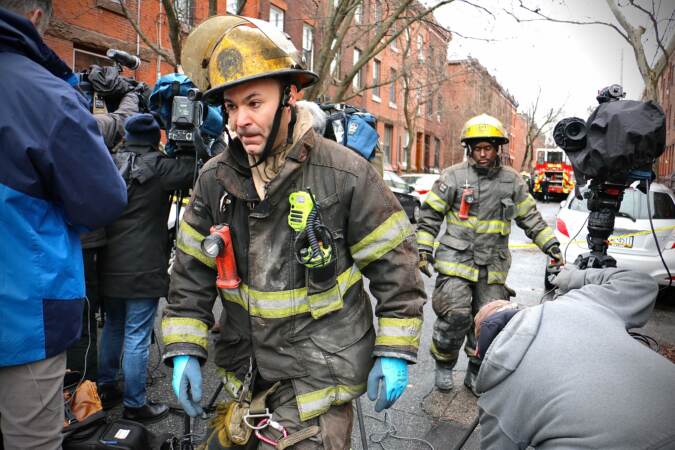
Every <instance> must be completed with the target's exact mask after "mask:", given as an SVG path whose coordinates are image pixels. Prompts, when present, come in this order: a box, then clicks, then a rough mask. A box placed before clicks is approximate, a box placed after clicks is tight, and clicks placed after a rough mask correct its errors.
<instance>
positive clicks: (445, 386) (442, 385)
mask: <svg viewBox="0 0 675 450" xmlns="http://www.w3.org/2000/svg"><path fill="white" fill-rule="evenodd" d="M454 387H455V384H454V382H453V381H452V366H451V365H449V364H445V363H442V362H439V361H436V388H438V390H439V391H451V390H452V389H454Z"/></svg>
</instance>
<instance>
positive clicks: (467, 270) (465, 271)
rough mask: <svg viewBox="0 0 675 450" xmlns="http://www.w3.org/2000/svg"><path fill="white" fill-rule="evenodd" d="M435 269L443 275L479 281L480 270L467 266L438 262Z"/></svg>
mask: <svg viewBox="0 0 675 450" xmlns="http://www.w3.org/2000/svg"><path fill="white" fill-rule="evenodd" d="M434 268H435V269H436V271H437V272H439V273H442V274H443V275H447V276H452V277H460V278H464V279H467V280H469V281H478V269H476V268H475V267H471V266H467V265H466V264H461V263H456V262H447V261H440V260H438V259H437V260H436V262H435V263H434Z"/></svg>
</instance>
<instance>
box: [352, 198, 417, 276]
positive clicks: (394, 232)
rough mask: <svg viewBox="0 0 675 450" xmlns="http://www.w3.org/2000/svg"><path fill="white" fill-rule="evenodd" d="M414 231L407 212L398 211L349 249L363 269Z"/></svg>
mask: <svg viewBox="0 0 675 450" xmlns="http://www.w3.org/2000/svg"><path fill="white" fill-rule="evenodd" d="M414 233H415V232H414V231H413V228H412V225H410V221H409V220H408V217H407V216H406V215H405V212H404V211H398V212H395V213H394V214H392V215H391V216H389V218H388V219H387V220H385V221H384V222H383V223H382V224H380V226H378V227H377V228H375V229H374V230H373V231H372V232H370V233H369V234H368V235H367V236H366V237H364V238H363V239H361V240H360V241H359V242H357V243H356V244H354V245H352V246H351V247H349V251H350V253H351V254H352V258H354V261H356V264H357V266H358V267H359V269H363V268H364V267H365V266H367V265H368V264H370V263H371V262H373V261H376V260H378V259H380V258H381V257H382V256H384V255H385V254H387V253H388V252H389V251H391V250H393V249H395V248H396V247H398V246H399V244H401V242H403V241H404V240H405V239H406V238H407V237H408V236H412V235H414Z"/></svg>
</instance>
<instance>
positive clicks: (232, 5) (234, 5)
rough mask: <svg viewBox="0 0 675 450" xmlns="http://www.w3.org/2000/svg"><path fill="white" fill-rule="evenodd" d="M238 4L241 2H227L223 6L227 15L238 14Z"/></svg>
mask: <svg viewBox="0 0 675 450" xmlns="http://www.w3.org/2000/svg"><path fill="white" fill-rule="evenodd" d="M240 3H241V0H227V3H226V4H225V10H226V11H227V12H228V13H229V14H239V5H240Z"/></svg>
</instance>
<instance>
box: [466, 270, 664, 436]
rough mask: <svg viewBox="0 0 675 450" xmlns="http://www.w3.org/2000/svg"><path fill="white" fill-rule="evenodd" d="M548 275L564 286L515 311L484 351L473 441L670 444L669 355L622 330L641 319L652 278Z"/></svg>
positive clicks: (603, 273) (651, 296)
mask: <svg viewBox="0 0 675 450" xmlns="http://www.w3.org/2000/svg"><path fill="white" fill-rule="evenodd" d="M556 284H558V286H559V287H560V289H561V291H563V292H567V293H566V294H565V295H563V296H561V297H559V298H558V299H557V300H556V301H553V302H547V303H544V304H543V305H539V306H536V307H532V308H529V309H526V310H523V311H521V312H519V313H518V314H516V315H515V316H514V317H513V319H511V321H510V322H509V323H508V324H507V325H506V327H505V328H504V329H503V330H502V332H501V333H500V334H499V335H498V336H497V337H496V338H495V340H494V341H493V342H492V345H490V347H489V349H488V352H487V353H486V355H485V359H484V361H483V364H482V366H481V369H480V372H479V374H478V380H477V390H478V391H479V392H480V393H482V395H481V397H480V399H479V401H478V405H479V408H480V425H481V447H482V448H488V449H525V448H527V447H528V446H533V447H535V448H542V449H666V448H668V449H673V448H675V422H674V419H673V418H674V417H675V389H673V387H674V386H675V365H674V364H672V363H671V362H670V361H668V360H667V359H665V358H664V357H662V356H661V355H659V354H657V353H655V352H654V351H652V350H650V349H649V348H647V347H646V346H644V345H643V344H641V343H639V342H638V341H636V340H635V339H633V338H632V337H631V336H629V334H628V333H627V332H626V330H628V329H630V328H635V327H640V326H642V325H644V324H645V323H646V322H647V320H648V319H649V316H650V315H651V312H652V309H653V307H654V301H655V298H656V294H657V287H656V283H655V282H654V281H653V279H652V278H651V277H649V276H647V275H644V274H640V273H637V272H632V271H627V270H622V269H604V270H600V269H590V270H586V271H581V270H577V269H572V270H567V269H566V270H565V271H563V273H562V274H561V275H560V276H559V277H558V279H557V280H556Z"/></svg>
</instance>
